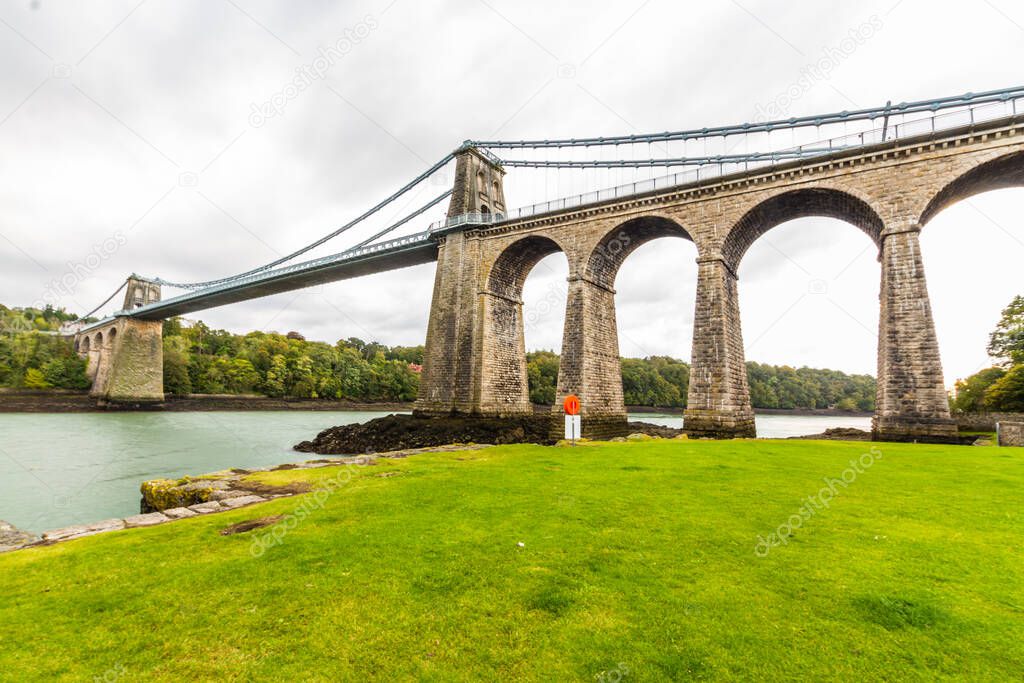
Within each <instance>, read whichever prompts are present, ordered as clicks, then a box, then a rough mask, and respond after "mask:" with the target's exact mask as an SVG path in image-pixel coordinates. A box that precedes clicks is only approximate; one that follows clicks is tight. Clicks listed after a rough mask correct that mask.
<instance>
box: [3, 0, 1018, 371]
mask: <svg viewBox="0 0 1024 683" xmlns="http://www.w3.org/2000/svg"><path fill="white" fill-rule="evenodd" d="M598 8H600V9H598ZM864 25H871V26H873V27H874V30H873V31H872V32H871V36H870V38H868V39H866V40H861V41H859V42H858V44H857V45H856V48H855V49H853V50H844V48H843V46H844V45H845V46H847V47H849V45H850V43H849V41H846V42H845V43H844V40H846V39H847V38H848V37H849V36H850V32H851V30H853V31H856V30H857V29H858V28H859V27H863V26H864ZM339 41H341V43H340V46H341V52H342V54H341V55H340V57H337V58H336V59H335V60H334V63H333V64H331V65H330V67H329V69H328V70H327V71H326V72H324V73H323V77H322V78H313V79H311V80H310V85H309V87H308V88H305V89H304V90H302V91H301V92H298V93H292V94H293V95H294V97H286V98H283V99H282V97H281V94H282V93H283V92H284V88H285V86H286V85H288V84H289V83H290V82H291V81H292V80H293V79H294V78H295V77H296V74H301V73H303V72H306V73H308V68H312V67H314V66H315V65H316V60H317V57H318V55H319V54H321V53H319V52H318V49H320V48H327V47H329V46H339ZM823 58H828V59H830V60H831V63H832V65H833V68H832V70H831V72H830V73H829V74H828V75H827V76H826V77H821V78H818V77H812V78H810V79H808V78H807V77H806V74H807V68H808V66H809V65H811V64H815V63H818V62H819V61H820V60H821V59H823ZM0 62H2V64H3V65H4V66H3V70H2V73H0V78H2V86H3V87H0V303H4V304H6V305H9V306H11V305H14V306H19V305H22V306H23V305H30V304H32V303H33V302H36V301H39V300H41V299H43V298H56V301H57V303H59V304H60V305H64V306H66V307H67V308H68V309H69V310H71V311H75V312H79V313H84V312H85V311H86V310H88V309H90V308H92V307H93V306H95V305H96V304H98V303H99V302H100V301H102V300H103V299H104V298H105V297H106V296H107V295H108V294H109V293H110V292H111V291H113V289H114V288H115V287H117V285H118V284H119V283H120V282H121V281H122V280H123V279H124V277H125V276H126V275H127V274H128V273H130V272H132V271H135V272H139V273H141V274H144V275H157V276H161V277H164V278H168V279H171V280H175V279H178V280H186V281H188V280H201V279H210V278H214V277H218V276H224V275H228V274H232V273H235V272H239V271H243V270H247V269H249V268H251V267H253V266H255V265H259V264H261V263H264V262H266V261H268V260H270V259H273V258H274V257H276V256H278V255H280V254H284V253H288V252H290V251H292V250H294V249H296V248H298V247H300V246H302V245H304V244H306V243H308V242H310V241H312V240H313V239H315V238H317V237H319V236H321V235H322V234H325V233H327V232H329V231H331V230H333V229H334V228H336V227H338V226H339V225H340V224H342V223H344V222H346V221H347V220H349V219H351V218H352V217H354V216H355V215H357V214H358V213H359V212H361V211H362V210H364V209H365V208H367V207H369V206H370V205H371V204H372V203H374V202H376V201H377V200H379V199H381V198H383V197H384V196H386V195H387V194H389V193H390V192H391V191H392V190H394V189H396V188H397V187H399V186H400V185H402V184H403V183H404V182H405V181H407V180H408V179H410V178H412V177H413V176H415V175H417V174H418V173H420V172H421V171H423V170H424V169H425V168H426V167H427V166H429V164H430V163H432V162H433V161H434V160H436V159H438V158H440V157H442V156H443V155H444V154H446V153H448V152H449V151H451V150H452V149H454V148H455V147H457V146H458V145H459V143H460V142H461V141H462V140H464V139H467V138H478V139H479V138H490V137H502V138H546V137H570V136H577V137H579V136H584V135H612V134H625V133H636V132H644V131H648V132H649V131H662V130H671V129H680V128H693V127H702V126H705V125H716V124H726V123H739V122H742V121H748V120H753V119H756V118H758V117H759V116H763V114H764V112H765V111H766V108H767V107H769V106H771V105H778V103H779V95H780V94H783V93H787V92H791V91H792V88H791V86H795V87H796V90H797V91H798V92H799V95H798V96H797V97H795V98H792V101H790V102H788V103H786V106H785V107H784V110H783V111H782V112H780V113H781V114H782V115H784V116H791V115H801V114H811V113H820V112H829V111H836V110H842V109H846V108H853V107H866V106H874V105H879V104H884V103H885V101H886V100H888V99H892V100H894V101H902V100H911V99H926V98H931V97H938V96H943V95H951V94H959V93H963V92H967V91H978V90H986V89H996V88H1002V87H1007V86H1011V85H1020V83H1019V81H1020V80H1021V76H1020V65H1021V64H1022V63H1024V8H1021V7H1020V5H1019V4H1017V3H1012V2H1010V1H1009V0H991V1H988V0H986V1H983V2H978V3H971V4H970V5H968V4H966V3H952V2H947V3H942V2H931V1H927V0H902V1H901V2H896V1H895V0H886V1H884V2H872V1H870V0H869V1H866V2H860V3H848V2H814V3H783V2H764V1H759V0H741V1H740V2H731V1H728V2H699V3H697V2H679V1H673V0H648V1H646V2H645V1H644V0H628V1H626V2H620V3H601V4H595V3H571V2H551V1H550V0H548V1H546V2H524V1H519V2H512V1H511V0H487V1H486V2H484V1H482V0H478V1H471V0H465V1H462V2H454V1H450V2H413V0H395V1H394V2H392V0H378V1H373V2H346V3H330V2H325V1H322V0H320V1H313V0H310V1H308V2H287V3H285V2H269V1H266V0H202V1H200V0H192V1H188V0H143V1H142V2H139V1H138V0H129V1H128V2H106V3H100V2H90V3H70V2H61V3H58V2H52V1H49V0H19V1H17V2H9V1H5V2H3V3H2V4H0ZM802 78H803V80H801V79H802ZM270 101H274V102H276V104H277V105H278V106H277V109H276V111H275V114H274V115H273V116H262V115H254V114H253V111H254V107H255V108H256V109H259V108H260V105H262V103H264V102H270ZM523 175H524V177H525V174H523ZM443 182H444V180H443V179H441V180H440V181H439V183H434V184H432V187H428V188H427V192H425V193H424V194H423V195H422V198H426V197H428V196H431V195H432V194H436V193H437V192H440V191H443V189H445V188H444V187H443ZM530 182H531V183H532V185H530V186H529V187H527V186H526V182H525V181H521V182H520V184H519V185H518V186H517V184H516V183H517V171H516V169H511V170H510V172H509V174H508V176H507V178H506V190H507V193H508V195H509V200H510V204H512V205H515V204H517V203H522V201H534V199H536V198H538V197H537V196H538V193H540V194H547V195H548V196H547V198H555V197H557V196H560V195H564V194H569V193H570V192H571V191H577V189H576V187H577V186H576V185H574V182H576V181H573V180H570V179H566V178H564V176H563V177H562V179H559V177H557V176H555V177H549V178H547V179H546V185H542V186H541V187H540V189H538V187H537V180H536V178H534V179H533V180H531V181H530ZM517 200H519V201H517ZM1022 206H1024V190H1003V191H1000V192H993V193H988V194H985V195H980V196H977V197H974V198H972V199H970V200H967V201H965V202H962V203H960V204H958V205H956V206H954V207H952V208H950V209H948V210H946V211H945V212H944V213H942V214H941V215H939V216H938V217H937V218H935V219H934V220H933V221H932V222H931V223H930V224H929V225H928V226H927V228H926V230H925V232H924V234H923V236H922V243H923V249H924V256H925V264H926V268H927V272H928V278H929V287H930V291H931V298H932V305H933V310H934V312H935V316H936V322H937V327H938V334H939V342H940V346H941V350H942V356H943V362H944V365H945V369H946V380H947V383H949V384H951V383H952V381H953V380H954V379H956V378H957V377H963V376H965V375H968V374H970V373H972V372H974V371H976V370H978V369H980V368H981V367H984V366H985V365H986V363H987V359H986V356H985V352H984V347H985V343H986V339H987V334H988V332H989V331H990V330H991V328H992V327H993V326H994V324H995V322H996V321H997V319H998V316H999V311H1000V309H1001V308H1002V307H1004V306H1005V305H1006V304H1007V303H1008V302H1009V300H1010V299H1011V298H1012V296H1013V295H1015V294H1018V293H1024V282H1022V279H1021V276H1020V273H1021V269H1020V264H1021V262H1022V259H1024V212H1022V211H1021V207H1022ZM415 227H416V229H420V228H422V227H425V225H418V226H415ZM345 239H347V240H348V241H347V242H346V241H345V240H341V241H340V242H339V243H338V244H336V245H331V248H330V249H329V250H328V251H330V252H333V251H339V250H341V248H343V247H344V246H346V244H352V243H353V240H354V239H355V237H353V238H351V239H350V238H348V236H346V238H345ZM319 253H324V252H319ZM694 258H695V250H694V248H693V245H692V244H690V243H688V242H684V241H682V240H673V239H662V240H657V241H655V242H652V243H650V244H648V245H645V246H644V247H642V248H641V249H639V250H638V251H637V252H636V253H635V254H634V255H633V256H631V257H630V259H629V260H628V261H627V262H626V263H625V265H624V266H623V269H622V271H621V273H620V275H619V278H618V281H617V289H618V297H617V302H618V320H619V331H620V346H621V351H622V353H623V355H628V356H644V355H650V354H669V355H673V356H676V357H681V358H685V359H688V358H689V356H690V340H691V337H692V317H693V302H694V285H695V278H696V264H695V263H694ZM433 269H434V268H433V265H432V264H430V265H425V266H420V267H416V268H410V269H407V270H403V271H398V272H391V273H386V274H380V275H375V276H370V277H365V278H361V279H357V280H351V281H347V282H342V283H336V284H332V285H327V286H323V287H317V288H313V289H309V290H303V291H300V292H294V293H289V294H283V295H278V296H274V297H269V298H265V299H260V300H256V301H251V302H247V303H243V304H235V305H232V306H228V307H225V308H220V309H213V310H209V311H204V312H202V313H200V314H195V316H194V317H198V318H201V319H203V320H204V321H205V322H207V323H208V324H210V325H212V326H215V327H223V328H227V329H229V330H232V331H235V332H245V331H248V330H252V329H263V330H276V331H280V332H287V331H289V330H299V331H301V332H302V333H304V334H305V335H306V336H307V337H308V338H311V339H320V340H325V341H331V342H333V341H335V340H337V339H339V338H343V337H349V336H359V337H362V338H365V339H376V340H379V341H381V342H384V343H386V344H420V343H423V341H424V337H425V333H426V321H427V313H428V310H429V303H430V292H431V287H432V283H433ZM69 273H71V274H73V275H69ZM565 276H566V266H565V259H564V257H562V256H561V255H555V256H552V257H549V258H548V259H546V260H545V261H544V262H542V264H540V265H539V266H538V267H537V268H536V269H535V271H534V272H533V273H532V274H531V276H530V278H529V280H528V281H527V288H526V296H525V299H526V315H527V319H528V321H529V324H528V329H527V344H528V346H529V347H530V348H553V349H558V348H560V345H561V336H562V323H563V315H564V299H563V298H562V295H561V293H562V292H563V291H564V287H565V282H564V278H565ZM878 279H879V268H878V263H877V260H876V253H875V251H874V249H873V248H872V246H871V243H870V241H869V240H868V238H867V237H866V236H864V235H863V234H862V233H861V232H860V231H858V230H857V229H855V228H853V227H852V226H850V225H847V224H844V223H841V222H839V221H835V220H828V219H804V220H799V221H793V222H791V223H787V224H785V225H782V226H780V227H778V228H776V229H774V230H772V231H771V232H769V233H768V234H767V235H766V236H764V237H763V238H762V239H761V240H759V241H758V242H757V243H755V244H754V246H753V247H752V248H751V250H750V252H748V254H747V256H746V258H745V260H744V261H743V263H742V265H741V268H740V302H741V306H742V317H743V328H744V329H743V333H744V339H745V342H746V346H747V358H748V359H750V360H757V361H760V362H769V363H777V364H783V363H784V364H790V365H795V366H800V365H810V366H816V367H831V368H836V369H841V370H846V371H852V372H864V373H871V374H874V372H875V362H876V330H877V325H878V298H877V297H878ZM55 282H56V283H63V284H54V283H55ZM812 283H813V284H812ZM165 296H167V294H166V293H165Z"/></svg>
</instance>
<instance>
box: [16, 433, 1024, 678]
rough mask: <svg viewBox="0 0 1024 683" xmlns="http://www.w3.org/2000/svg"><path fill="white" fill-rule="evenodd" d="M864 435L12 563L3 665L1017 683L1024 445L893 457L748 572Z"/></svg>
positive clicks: (563, 456) (589, 461) (148, 534)
mask: <svg viewBox="0 0 1024 683" xmlns="http://www.w3.org/2000/svg"><path fill="white" fill-rule="evenodd" d="M869 446H870V444H857V443H835V442H784V441H775V442H771V441H769V442H763V441H762V442H736V441H734V442H685V441H658V442H647V443H639V444H602V445H599V446H590V447H578V448H576V449H568V448H543V447H536V446H508V447H499V448H493V449H486V450H483V451H476V452H462V453H438V454H430V455H422V456H416V457H413V458H410V459H406V460H400V461H391V462H388V463H382V464H380V465H377V466H373V467H362V468H358V471H357V472H356V476H355V478H353V479H352V481H351V482H349V483H348V484H346V485H345V486H343V487H342V488H340V489H338V490H337V491H336V492H335V493H334V494H333V495H332V496H330V497H329V498H328V500H327V501H326V503H325V504H324V506H323V508H322V509H315V510H313V511H312V512H311V513H310V514H309V515H308V516H307V517H306V518H305V519H303V520H302V521H301V522H300V523H298V524H297V525H296V526H295V527H294V528H293V529H291V530H290V531H289V532H288V533H287V535H286V536H284V538H283V539H282V542H281V543H280V544H279V545H276V546H272V547H270V548H269V549H268V550H267V551H266V553H265V554H263V555H262V556H260V557H254V556H253V555H252V554H251V553H250V549H251V547H252V541H253V537H254V535H260V534H267V533H268V532H269V530H268V529H264V530H258V531H255V532H250V533H248V534H241V535H237V536H229V537H222V536H220V535H218V533H217V531H218V530H219V529H220V528H222V527H225V526H227V525H228V524H230V523H233V522H237V521H241V520H244V519H249V518H253V517H260V516H264V515H270V514H287V513H289V512H290V511H293V510H295V509H297V508H299V506H300V505H305V506H307V508H308V507H309V506H310V503H311V496H312V495H313V494H310V495H307V496H303V497H299V498H292V499H281V500H277V501H273V502H270V503H266V504H263V505H260V506H256V507H251V508H247V509H244V510H239V511H235V512H231V513H224V514H220V515H216V516H213V517H205V518H197V519H192V520H186V521H184V522H177V523H174V524H170V525H164V526H161V527H155V528H150V529H139V530H134V531H128V532H118V533H115V534H107V535H104V536H101V537H94V538H88V539H82V540H79V541H73V542H70V543H65V544H60V545H57V546H53V547H48V548H40V549H35V550H29V551H22V552H17V553H12V554H7V555H4V556H0V595H2V600H0V638H2V642H3V646H2V647H0V672H3V676H8V675H9V676H12V680H13V679H17V680H30V679H33V678H43V677H53V676H61V675H63V676H68V677H74V678H88V679H90V680H91V679H92V677H93V676H96V675H101V676H102V675H103V674H104V673H105V672H108V671H117V670H121V668H123V670H126V671H127V672H128V674H129V675H130V677H131V678H135V677H140V678H147V679H161V680H185V679H194V678H209V677H214V676H219V677H223V678H224V679H226V680H252V679H263V680H266V679H272V678H282V679H291V680H299V679H303V680H305V679H316V680H319V679H323V680H339V679H356V678H358V679H360V680H362V679H367V678H370V679H381V680H389V679H396V678H399V679H401V678H420V679H425V680H452V679H467V680H468V679H480V678H484V679H491V680H496V679H499V678H500V679H504V680H508V679H511V678H519V679H561V680H565V679H586V680H595V677H596V676H599V674H600V673H601V672H602V671H610V670H613V669H615V668H616V667H618V666H619V664H620V663H621V664H624V665H625V667H626V670H628V673H627V674H626V676H625V678H624V680H670V679H674V680H679V679H686V678H703V677H707V678H744V679H753V678H766V677H770V678H779V677H793V678H809V677H811V676H812V675H814V674H818V675H823V676H825V677H828V678H834V677H842V678H850V677H854V676H855V675H856V677H857V678H860V679H864V680H876V679H890V680H891V679H932V678H934V677H936V676H950V677H962V678H964V679H969V680H986V679H987V680H1009V679H1011V678H1014V679H1015V678H1016V677H1017V676H1019V675H1020V673H1021V671H1024V644H1022V643H1024V580H1022V579H1024V566H1022V564H1024V563H1022V562H1021V532H1022V531H1024V449H1008V448H1002V449H995V448H984V449H982V448H970V447H943V446H912V445H893V444H881V445H879V447H880V448H881V450H882V457H881V459H880V460H878V461H877V462H876V463H875V464H874V465H873V466H872V467H871V468H870V469H868V470H867V471H865V472H864V473H863V474H861V475H860V476H859V477H858V478H857V480H856V481H855V482H854V483H853V484H852V485H850V487H849V488H847V489H845V490H843V491H842V492H841V493H840V494H839V495H838V496H837V497H836V499H835V500H834V501H833V502H832V504H831V507H830V508H829V509H827V510H823V511H821V512H819V513H818V514H816V515H815V516H814V517H812V518H811V519H810V520H809V521H808V522H807V523H806V524H804V526H803V528H802V529H800V530H799V531H797V532H796V533H795V535H794V536H793V537H792V538H791V539H790V540H789V544H788V545H787V546H784V547H778V548H774V549H772V550H771V552H770V553H769V555H768V556H767V557H764V558H758V557H756V556H755V554H754V546H755V543H756V539H757V537H758V535H759V534H763V535H767V534H768V533H770V532H771V531H772V530H773V529H775V528H776V527H778V526H779V525H780V524H782V523H784V522H785V521H786V519H787V518H788V517H789V516H790V515H791V514H793V513H795V512H796V511H797V509H798V508H799V506H800V505H801V504H802V503H803V502H804V500H805V499H806V497H807V496H808V495H811V494H813V493H815V492H816V491H818V490H819V489H820V488H821V487H822V485H823V484H822V477H826V476H829V477H838V476H840V474H841V472H842V470H843V469H844V468H845V467H846V466H847V462H848V461H849V459H850V458H854V457H857V456H858V455H860V454H861V453H863V452H864V451H865V450H866V449H867V448H868V447H869ZM389 470H395V471H398V472H400V473H401V474H400V475H398V476H390V477H378V476H375V475H378V474H380V473H383V472H385V471H389ZM336 474H337V471H336V470H334V469H333V468H332V469H330V470H305V471H290V472H277V473H271V474H268V475H264V476H262V478H263V479H264V480H266V481H277V482H281V481H285V480H295V479H302V478H305V479H309V480H313V481H315V480H319V479H322V478H324V477H328V476H332V475H336ZM518 542H523V543H525V546H524V547H519V546H518V545H517V543H518ZM619 671H620V672H621V671H622V670H621V669H620V670H619ZM614 675H615V674H611V675H610V676H608V677H606V678H605V680H615V678H614Z"/></svg>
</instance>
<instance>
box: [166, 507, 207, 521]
mask: <svg viewBox="0 0 1024 683" xmlns="http://www.w3.org/2000/svg"><path fill="white" fill-rule="evenodd" d="M164 514H165V515H167V516H168V517H169V518H171V519H185V518H186V517H195V516H196V515H198V514H199V513H198V512H196V511H194V510H189V509H188V508H171V509H169V510H164Z"/></svg>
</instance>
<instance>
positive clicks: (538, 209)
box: [431, 97, 1024, 229]
mask: <svg viewBox="0 0 1024 683" xmlns="http://www.w3.org/2000/svg"><path fill="white" fill-rule="evenodd" d="M1021 115H1024V98H1020V97H1017V98H1013V97H1007V98H1006V99H1004V100H1002V101H999V102H986V103H982V104H975V105H971V106H968V107H964V108H963V109H957V110H953V111H949V110H943V113H937V112H936V113H935V114H933V115H931V116H926V117H923V118H919V119H913V120H910V121H900V122H898V123H892V124H890V125H884V126H881V127H878V128H874V129H871V130H866V131H863V132H860V133H853V134H850V135H843V136H840V137H834V138H828V139H826V140H822V141H818V142H812V143H808V144H804V145H800V146H798V147H792V148H788V149H783V150H778V151H779V152H793V153H795V155H794V156H793V157H791V158H787V159H784V160H783V161H792V160H793V158H800V159H809V158H813V157H815V156H822V155H826V154H832V153H835V152H839V151H842V150H848V149H852V148H856V147H864V146H867V145H873V144H878V143H881V142H886V141H892V140H898V139H902V138H910V137H916V136H918V135H927V134H930V133H939V132H941V131H944V130H952V129H954V128H960V127H963V126H969V125H973V124H977V123H984V122H985V121H994V120H996V119H1000V118H1006V117H1010V116H1021ZM894 116H895V114H894ZM778 163H782V162H781V161H779V160H775V159H771V158H766V159H761V160H754V161H742V162H718V163H711V164H706V165H703V166H697V167H696V168H692V169H690V170H686V171H680V172H678V173H673V174H671V175H666V176H659V177H657V178H650V179H647V180H640V181H636V182H632V183H627V184H625V185H618V186H616V187H609V188H604V189H600V190H594V191H591V192H585V193H583V194H577V195H573V196H570V197H562V198H559V199H553V200H550V201H547V202H540V203H537V204H531V205H529V206H523V207H520V208H517V209H511V210H510V211H508V213H507V214H506V215H504V216H501V214H493V215H491V217H490V218H487V217H486V215H479V214H466V216H469V217H471V218H468V219H467V220H465V221H463V222H462V223H452V224H451V225H446V226H445V227H454V226H455V225H461V224H475V225H484V224H488V223H498V222H501V221H504V220H514V219H517V218H528V217H530V216H535V215H539V214H544V213H548V212H551V211H562V210H565V209H572V208H576V207H579V206H584V205H587V204H593V203H596V202H602V201H607V200H613V199H620V198H623V197H629V196H632V195H638V194H644V193H647V192H653V191H655V190H661V189H667V188H670V187H677V186H681V185H689V184H691V183H696V182H700V181H702V180H708V179H711V178H718V177H721V176H725V175H730V174H732V173H742V172H745V171H751V170H755V169H758V168H764V167H767V166H773V165H776V164H778ZM499 216H501V217H499ZM460 218H462V216H455V217H453V218H450V219H448V221H456V220H457V219H460ZM435 225H436V224H435ZM431 228H432V229H436V228H435V227H434V226H431Z"/></svg>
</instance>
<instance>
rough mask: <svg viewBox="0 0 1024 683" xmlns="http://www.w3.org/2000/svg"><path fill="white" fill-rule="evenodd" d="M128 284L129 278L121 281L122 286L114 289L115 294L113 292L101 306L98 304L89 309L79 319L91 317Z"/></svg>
mask: <svg viewBox="0 0 1024 683" xmlns="http://www.w3.org/2000/svg"><path fill="white" fill-rule="evenodd" d="M127 285H128V280H125V281H124V282H122V283H121V286H120V287H118V288H117V289H115V290H114V293H113V294H111V295H110V296H108V297H107V300H106V301H104V302H103V303H101V304H100V305H99V306H97V307H96V308H94V309H92V310H91V311H89V312H88V313H86V314H85V315H83V316H82V317H81V318H79V320H85V319H86V318H91V317H92V314H93V313H95V312H96V311H98V310H100V309H101V308H103V307H104V306H106V305H107V304H109V303H110V302H111V300H112V299H113V298H114V297H115V296H117V293H118V292H120V291H121V290H122V289H124V288H125V287H126V286H127Z"/></svg>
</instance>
